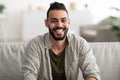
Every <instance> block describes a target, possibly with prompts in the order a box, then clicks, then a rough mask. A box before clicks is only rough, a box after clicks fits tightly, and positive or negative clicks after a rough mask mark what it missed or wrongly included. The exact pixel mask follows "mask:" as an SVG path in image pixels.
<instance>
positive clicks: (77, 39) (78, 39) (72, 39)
mask: <svg viewBox="0 0 120 80" xmlns="http://www.w3.org/2000/svg"><path fill="white" fill-rule="evenodd" d="M67 36H68V40H69V42H79V43H81V42H87V41H86V40H85V39H84V38H82V37H81V36H79V35H75V34H72V33H68V34H67Z"/></svg>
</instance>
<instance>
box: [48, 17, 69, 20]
mask: <svg viewBox="0 0 120 80" xmlns="http://www.w3.org/2000/svg"><path fill="white" fill-rule="evenodd" d="M53 19H57V18H51V19H50V20H53ZM61 19H67V18H66V17H64V18H61Z"/></svg>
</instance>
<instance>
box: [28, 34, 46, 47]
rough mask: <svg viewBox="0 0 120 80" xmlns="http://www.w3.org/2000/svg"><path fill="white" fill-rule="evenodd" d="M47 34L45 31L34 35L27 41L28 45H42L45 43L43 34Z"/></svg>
mask: <svg viewBox="0 0 120 80" xmlns="http://www.w3.org/2000/svg"><path fill="white" fill-rule="evenodd" d="M46 35H47V33H45V34H42V35H38V36H36V37H34V38H33V39H31V40H30V41H29V43H28V45H38V44H40V45H42V44H44V43H45V40H44V39H45V36H46Z"/></svg>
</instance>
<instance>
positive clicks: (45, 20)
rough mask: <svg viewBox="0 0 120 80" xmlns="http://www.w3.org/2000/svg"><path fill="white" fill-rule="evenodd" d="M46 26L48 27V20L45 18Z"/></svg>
mask: <svg viewBox="0 0 120 80" xmlns="http://www.w3.org/2000/svg"><path fill="white" fill-rule="evenodd" d="M45 26H46V27H48V21H47V19H45Z"/></svg>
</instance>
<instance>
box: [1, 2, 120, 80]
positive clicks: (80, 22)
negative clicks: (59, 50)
mask: <svg viewBox="0 0 120 80" xmlns="http://www.w3.org/2000/svg"><path fill="white" fill-rule="evenodd" d="M54 1H58V2H62V3H64V4H65V6H66V7H67V9H68V12H69V17H70V20H71V24H70V28H69V32H71V33H73V34H76V35H78V36H81V37H83V38H85V39H86V41H88V43H90V46H91V48H92V51H93V54H94V55H95V57H96V63H97V65H98V67H99V69H100V76H101V80H120V42H119V41H120V0H0V80H23V79H22V78H21V75H22V74H21V68H22V61H23V60H24V57H25V50H26V45H27V43H28V42H29V41H30V40H31V39H32V38H34V37H36V36H38V35H42V34H44V33H46V32H48V29H47V28H46V26H45V23H44V20H45V19H46V12H47V9H48V8H49V5H50V3H52V2H54ZM80 46H81V45H80ZM82 48H83V47H82ZM37 49H38V48H37ZM78 52H79V51H78ZM83 52H84V51H83ZM73 53H74V52H73ZM76 56H77V55H76ZM83 56H84V55H83ZM74 60H75V61H76V59H74ZM74 60H73V61H74ZM72 63H74V62H72ZM72 65H74V64H72ZM75 65H76V64H75ZM72 69H73V68H71V70H72ZM69 72H70V71H69ZM81 74H82V73H81ZM45 76H46V75H45ZM82 77H83V76H81V78H82ZM44 80H47V79H44ZM49 80H50V79H49ZM74 80H75V79H74ZM79 80H83V79H79Z"/></svg>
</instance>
